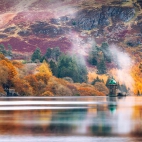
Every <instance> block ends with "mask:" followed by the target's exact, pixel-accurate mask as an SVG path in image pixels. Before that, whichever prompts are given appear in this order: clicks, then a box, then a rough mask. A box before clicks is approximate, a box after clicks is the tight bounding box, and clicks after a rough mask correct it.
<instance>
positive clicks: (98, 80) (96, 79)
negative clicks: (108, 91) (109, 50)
mask: <svg viewBox="0 0 142 142" xmlns="http://www.w3.org/2000/svg"><path fill="white" fill-rule="evenodd" d="M96 82H102V80H101V79H99V77H98V76H97V77H96V78H95V79H94V80H93V82H92V83H91V84H92V85H95V83H96Z"/></svg>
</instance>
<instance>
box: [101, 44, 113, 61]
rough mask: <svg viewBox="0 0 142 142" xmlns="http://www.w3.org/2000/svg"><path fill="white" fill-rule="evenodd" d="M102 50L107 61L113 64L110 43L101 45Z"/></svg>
mask: <svg viewBox="0 0 142 142" xmlns="http://www.w3.org/2000/svg"><path fill="white" fill-rule="evenodd" d="M101 50H102V51H103V54H104V57H105V60H106V61H107V62H109V63H110V62H111V58H112V54H111V52H110V50H109V46H108V43H106V42H103V43H102V45H101Z"/></svg>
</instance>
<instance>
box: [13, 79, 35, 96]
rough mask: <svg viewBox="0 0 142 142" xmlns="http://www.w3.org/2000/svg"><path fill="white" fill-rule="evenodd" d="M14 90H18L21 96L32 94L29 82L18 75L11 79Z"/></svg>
mask: <svg viewBox="0 0 142 142" xmlns="http://www.w3.org/2000/svg"><path fill="white" fill-rule="evenodd" d="M13 83H14V88H15V91H16V92H18V93H19V94H20V95H21V96H30V95H33V89H32V87H31V86H30V84H29V83H28V82H27V81H26V80H24V79H20V78H18V77H16V78H14V79H13Z"/></svg>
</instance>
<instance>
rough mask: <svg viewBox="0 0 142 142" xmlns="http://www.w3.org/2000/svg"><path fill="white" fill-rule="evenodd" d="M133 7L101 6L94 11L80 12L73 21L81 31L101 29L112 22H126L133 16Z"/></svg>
mask: <svg viewBox="0 0 142 142" xmlns="http://www.w3.org/2000/svg"><path fill="white" fill-rule="evenodd" d="M135 12H136V11H135V9H134V8H133V7H120V6H102V7H101V8H100V9H95V10H87V9H85V10H82V11H81V12H79V13H78V14H77V17H76V19H75V21H76V23H77V26H78V27H79V28H80V29H82V30H92V29H94V28H100V27H101V28H102V26H103V27H106V26H108V25H110V23H114V22H128V21H130V20H131V19H132V18H133V17H134V15H135Z"/></svg>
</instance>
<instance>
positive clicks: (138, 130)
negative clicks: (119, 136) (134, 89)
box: [132, 98, 142, 136]
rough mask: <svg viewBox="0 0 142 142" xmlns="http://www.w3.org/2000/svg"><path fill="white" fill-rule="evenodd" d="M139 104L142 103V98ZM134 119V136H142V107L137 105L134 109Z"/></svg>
mask: <svg viewBox="0 0 142 142" xmlns="http://www.w3.org/2000/svg"><path fill="white" fill-rule="evenodd" d="M139 99H140V100H139V102H141V101H142V98H139ZM132 119H133V122H134V127H133V131H132V135H139V136H141V135H142V106H141V105H136V106H134V107H133V115H132Z"/></svg>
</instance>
